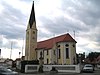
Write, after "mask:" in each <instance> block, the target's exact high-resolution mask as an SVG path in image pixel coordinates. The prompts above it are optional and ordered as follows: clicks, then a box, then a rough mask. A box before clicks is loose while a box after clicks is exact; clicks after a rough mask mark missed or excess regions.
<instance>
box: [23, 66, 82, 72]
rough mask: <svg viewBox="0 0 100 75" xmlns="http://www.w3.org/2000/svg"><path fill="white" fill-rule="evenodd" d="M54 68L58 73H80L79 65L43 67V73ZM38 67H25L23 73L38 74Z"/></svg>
mask: <svg viewBox="0 0 100 75" xmlns="http://www.w3.org/2000/svg"><path fill="white" fill-rule="evenodd" d="M52 67H55V68H56V69H57V71H58V72H75V73H80V72H81V71H80V65H43V71H44V72H45V71H50V70H51V69H52ZM38 69H39V65H26V66H25V73H30V72H38Z"/></svg>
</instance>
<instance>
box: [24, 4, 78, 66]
mask: <svg viewBox="0 0 100 75" xmlns="http://www.w3.org/2000/svg"><path fill="white" fill-rule="evenodd" d="M41 56H42V57H43V63H44V64H75V63H76V41H75V40H74V39H73V38H72V37H71V36H70V34H69V33H67V34H64V35H60V36H57V37H54V38H50V39H47V40H44V41H40V42H37V28H36V20H35V12H34V2H33V6H32V11H31V15H30V19H29V23H28V26H27V30H26V46H25V60H39V58H40V57H41Z"/></svg>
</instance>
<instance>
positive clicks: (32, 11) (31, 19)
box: [29, 1, 35, 28]
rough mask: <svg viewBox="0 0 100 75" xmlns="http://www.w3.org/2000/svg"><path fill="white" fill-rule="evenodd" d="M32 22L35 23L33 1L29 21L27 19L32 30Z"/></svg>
mask: <svg viewBox="0 0 100 75" xmlns="http://www.w3.org/2000/svg"><path fill="white" fill-rule="evenodd" d="M33 22H35V11H34V1H33V5H32V10H31V15H30V19H29V24H30V28H32V25H33Z"/></svg>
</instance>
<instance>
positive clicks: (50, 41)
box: [37, 33, 76, 50]
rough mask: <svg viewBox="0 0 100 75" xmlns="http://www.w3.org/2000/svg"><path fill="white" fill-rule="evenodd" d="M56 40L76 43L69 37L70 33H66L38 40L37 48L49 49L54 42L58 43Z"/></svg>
mask: <svg viewBox="0 0 100 75" xmlns="http://www.w3.org/2000/svg"><path fill="white" fill-rule="evenodd" d="M58 42H75V43H76V41H75V40H74V39H73V38H72V37H71V35H70V34H68V33H67V34H64V35H61V36H57V37H54V38H51V39H48V40H44V41H40V42H38V44H37V50H38V49H50V48H52V47H53V45H54V43H58Z"/></svg>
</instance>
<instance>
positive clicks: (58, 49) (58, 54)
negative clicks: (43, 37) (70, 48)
mask: <svg viewBox="0 0 100 75" xmlns="http://www.w3.org/2000/svg"><path fill="white" fill-rule="evenodd" d="M60 57H61V55H60V49H58V59H60Z"/></svg>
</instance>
